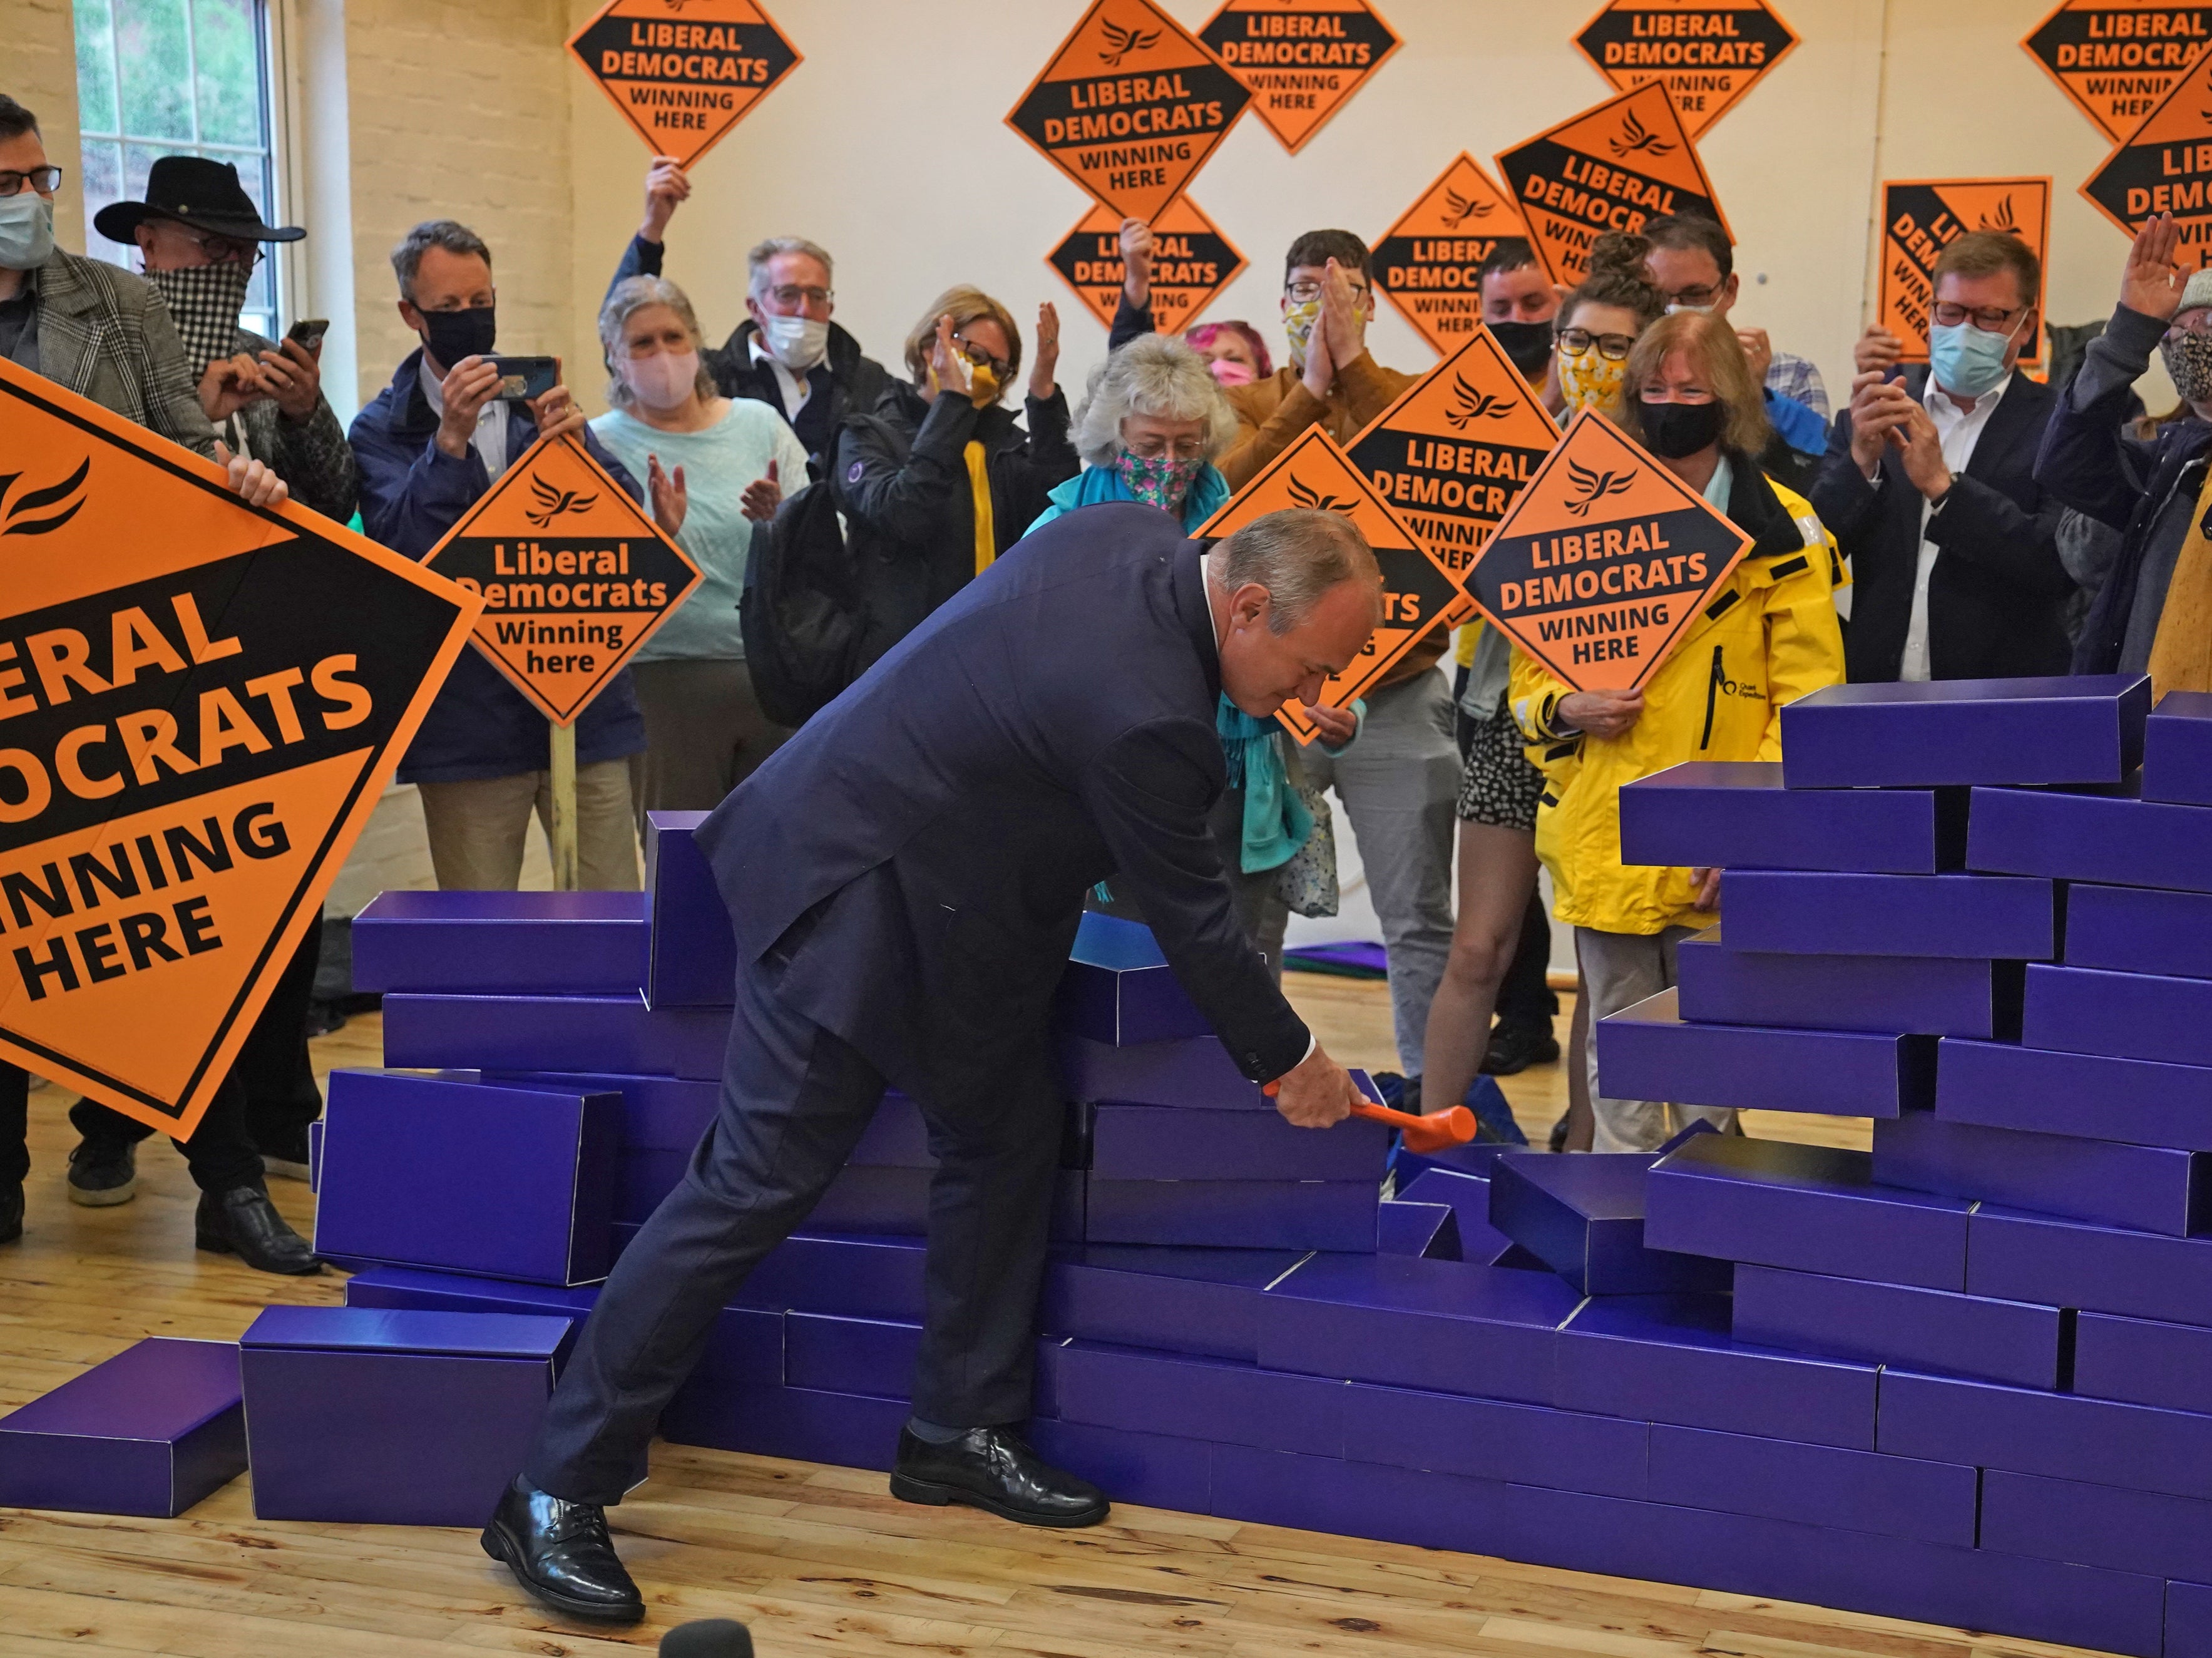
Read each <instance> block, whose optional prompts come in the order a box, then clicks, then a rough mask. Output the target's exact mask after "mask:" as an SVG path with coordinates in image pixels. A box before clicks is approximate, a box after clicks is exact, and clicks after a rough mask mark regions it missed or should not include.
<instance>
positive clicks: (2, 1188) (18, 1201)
mask: <svg viewBox="0 0 2212 1658" xmlns="http://www.w3.org/2000/svg"><path fill="white" fill-rule="evenodd" d="M21 1236H23V1182H22V1181H19V1180H0V1243H13V1242H15V1240H16V1239H17V1238H19V1237H21Z"/></svg>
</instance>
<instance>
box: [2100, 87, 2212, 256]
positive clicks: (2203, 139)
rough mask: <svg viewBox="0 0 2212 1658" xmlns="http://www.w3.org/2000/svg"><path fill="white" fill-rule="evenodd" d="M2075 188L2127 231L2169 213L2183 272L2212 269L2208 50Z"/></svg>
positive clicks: (2133, 231)
mask: <svg viewBox="0 0 2212 1658" xmlns="http://www.w3.org/2000/svg"><path fill="white" fill-rule="evenodd" d="M2081 193H2082V195H2084V196H2086V197H2088V199H2089V201H2090V202H2091V203H2093V205H2094V206H2095V207H2096V209H2097V210H2098V211H2100V213H2102V214H2103V215H2104V216H2106V218H2108V219H2110V220H2111V221H2112V222H2113V223H2114V224H2116V225H2118V227H2119V228H2121V229H2122V230H2123V231H2124V232H2126V233H2127V234H2129V235H2130V236H2132V235H2134V234H2136V232H2137V231H2138V230H2140V229H2142V227H2143V222H2144V221H2145V220H2147V219H2153V218H2156V217H2157V216H2159V215H2160V214H2161V213H2171V214H2172V215H2173V217H2174V222H2175V227H2176V228H2177V229H2178V230H2179V232H2180V237H2181V245H2180V246H2179V247H2177V248H2176V249H2175V250H2174V258H2175V261H2176V262H2177V263H2178V264H2180V265H2181V267H2182V268H2183V269H2184V270H2205V269H2207V268H2208V267H2212V52H2203V53H2200V54H2199V55H2198V56H2197V58H2196V60H2195V61H2194V62H2192V63H2191V64H2190V66H2189V68H2188V69H2187V70H2185V71H2184V72H2183V73H2182V74H2181V75H2180V76H2178V77H2176V79H2175V81H2174V83H2173V85H2172V88H2170V89H2169V90H2168V91H2167V93H2166V96H2165V97H2163V98H2161V99H2160V100H2159V101H2158V103H2157V105H2156V106H2154V108H2153V109H2152V110H2151V112H2150V113H2149V114H2148V115H2146V116H2145V117H2143V119H2142V125H2139V126H2137V127H2136V130H2135V131H2133V132H2130V134H2128V136H2127V137H2124V138H2123V139H2122V140H2121V141H2120V142H2119V143H2118V144H2117V145H2115V146H2114V147H2113V149H2112V154H2111V155H2107V156H2106V158H2105V160H2104V163H2103V165H2102V166H2100V167H2098V169H2097V170H2096V172H2095V173H2092V174H2091V175H2090V177H2089V181H2088V182H2087V184H2085V185H2082V186H2081Z"/></svg>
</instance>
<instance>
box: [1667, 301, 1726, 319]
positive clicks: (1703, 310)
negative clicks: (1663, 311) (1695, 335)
mask: <svg viewBox="0 0 2212 1658" xmlns="http://www.w3.org/2000/svg"><path fill="white" fill-rule="evenodd" d="M1717 308H1718V307H1714V306H1710V305H1684V304H1682V303H1680V301H1676V302H1675V303H1674V304H1673V305H1670V306H1668V307H1667V314H1668V316H1670V317H1679V316H1680V315H1681V314H1682V313H1684V312H1685V311H1686V312H1688V313H1690V314H1691V315H1692V316H1693V317H1710V316H1711V315H1712V314H1713V313H1714V311H1715V310H1716V309H1717Z"/></svg>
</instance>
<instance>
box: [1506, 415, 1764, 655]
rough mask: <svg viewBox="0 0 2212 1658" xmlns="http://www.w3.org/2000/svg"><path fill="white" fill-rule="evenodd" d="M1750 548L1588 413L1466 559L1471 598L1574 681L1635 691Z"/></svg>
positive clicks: (1733, 528)
mask: <svg viewBox="0 0 2212 1658" xmlns="http://www.w3.org/2000/svg"><path fill="white" fill-rule="evenodd" d="M1750 545H1751V537H1749V536H1747V535H1746V534H1744V532H1743V531H1741V530H1739V529H1737V528H1736V526H1735V525H1734V524H1732V523H1730V522H1729V520H1728V519H1726V518H1723V516H1722V515H1721V514H1720V513H1717V512H1715V511H1714V510H1713V509H1712V507H1710V506H1708V505H1707V504H1706V502H1705V497H1704V496H1703V495H1699V494H1697V493H1696V492H1695V491H1693V490H1692V489H1689V488H1687V487H1686V485H1684V484H1683V483H1681V481H1680V480H1679V479H1678V478H1676V477H1674V474H1673V473H1672V472H1669V471H1667V470H1666V469H1665V468H1664V467H1662V466H1661V465H1659V463H1658V462H1657V461H1656V460H1654V459H1652V458H1651V457H1650V455H1649V454H1647V453H1645V452H1644V450H1643V449H1642V448H1640V447H1638V446H1637V445H1636V444H1634V443H1632V442H1631V441H1630V440H1629V439H1628V437H1627V436H1626V434H1624V433H1623V432H1622V431H1621V430H1620V428H1619V427H1617V426H1615V425H1613V422H1610V421H1608V420H1607V419H1606V418H1605V417H1604V416H1601V415H1598V414H1595V413H1593V412H1592V411H1590V410H1587V409H1585V410H1583V412H1582V413H1581V414H1579V415H1577V416H1575V419H1574V423H1573V424H1572V425H1571V426H1570V427H1568V428H1567V434H1566V436H1565V437H1564V438H1562V439H1560V440H1559V447H1558V448H1556V449H1554V450H1553V451H1552V453H1551V456H1550V458H1549V459H1547V460H1546V461H1545V462H1544V464H1543V465H1541V466H1540V467H1538V468H1537V469H1536V476H1535V477H1533V478H1531V479H1529V480H1528V488H1527V489H1523V490H1522V492H1521V498H1520V500H1519V501H1516V502H1515V503H1514V507H1513V510H1512V511H1511V512H1510V513H1507V514H1506V516H1505V521H1504V523H1502V524H1500V525H1498V528H1497V529H1496V531H1493V532H1492V535H1491V537H1490V540H1489V542H1488V544H1486V545H1485V546H1484V548H1483V549H1482V550H1481V551H1480V553H1478V554H1477V555H1476V556H1475V562H1474V571H1473V573H1472V574H1470V575H1469V577H1468V582H1467V592H1468V597H1470V598H1473V599H1474V602H1475V603H1476V604H1478V605H1480V606H1481V608H1482V613H1483V615H1484V616H1486V617H1487V618H1489V620H1490V621H1491V622H1492V623H1495V624H1496V625H1497V626H1498V627H1499V628H1502V629H1504V630H1505V631H1506V632H1507V633H1508V634H1510V635H1512V637H1513V642H1514V643H1515V644H1516V645H1518V646H1519V647H1521V648H1522V650H1524V651H1526V652H1528V654H1529V655H1530V656H1533V657H1534V658H1535V659H1537V660H1538V661H1539V662H1541V663H1542V664H1543V665H1545V666H1546V667H1547V669H1549V670H1550V671H1551V672H1552V674H1553V676H1554V677H1557V678H1559V679H1563V680H1565V682H1566V683H1568V684H1570V685H1572V686H1573V687H1574V688H1575V689H1577V690H1583V691H1590V690H1634V689H1637V688H1638V686H1640V685H1642V684H1643V683H1644V681H1645V680H1647V679H1649V678H1650V677H1651V676H1652V674H1653V673H1654V672H1656V671H1657V670H1658V668H1659V665H1660V664H1662V663H1663V662H1664V661H1666V659H1667V657H1668V653H1670V652H1671V651H1673V650H1674V647H1675V646H1676V645H1677V644H1678V643H1680V641H1681V638H1682V635H1684V634H1685V633H1686V632H1688V631H1689V628H1690V624H1691V623H1692V622H1694V621H1696V620H1697V616H1698V612H1699V610H1702V609H1703V608H1704V607H1705V602H1706V601H1707V600H1708V599H1710V598H1711V597H1712V595H1713V592H1714V590H1715V589H1717V587H1719V586H1720V585H1721V583H1723V581H1725V580H1728V578H1729V573H1730V572H1731V571H1733V570H1734V569H1735V567H1736V562H1737V561H1738V560H1740V559H1741V558H1742V556H1743V554H1744V550H1745V549H1746V548H1747V547H1748V546H1750Z"/></svg>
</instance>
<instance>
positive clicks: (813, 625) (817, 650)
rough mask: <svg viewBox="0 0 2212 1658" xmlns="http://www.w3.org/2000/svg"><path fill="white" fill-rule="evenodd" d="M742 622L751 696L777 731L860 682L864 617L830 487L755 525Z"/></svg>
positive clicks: (817, 488) (818, 487) (808, 491)
mask: <svg viewBox="0 0 2212 1658" xmlns="http://www.w3.org/2000/svg"><path fill="white" fill-rule="evenodd" d="M738 624H739V626H740V628H741V629H743V631H744V640H745V666H746V668H747V669H748V670H749V671H750V673H751V675H752V682H753V694H754V695H756V696H757V697H758V698H759V699H760V705H761V711H762V712H763V713H764V714H767V715H768V717H769V719H770V720H775V722H776V724H778V725H780V726H803V725H805V723H806V721H807V720H808V719H809V718H810V717H811V716H812V715H813V714H816V713H817V712H818V711H819V710H820V709H822V708H823V707H825V706H826V705H827V704H828V703H829V701H831V700H832V699H833V698H835V697H836V695H837V694H838V693H839V692H840V691H842V690H843V689H845V687H846V686H848V685H849V684H851V683H853V681H854V679H855V678H856V677H858V673H859V669H858V661H859V655H860V635H861V631H862V629H863V627H864V626H865V624H866V612H865V610H864V607H863V605H862V604H861V601H860V584H859V582H858V581H857V580H855V578H854V568H853V558H852V555H851V553H850V552H849V551H848V550H847V549H846V546H845V531H844V528H843V526H842V525H840V524H839V523H838V521H837V498H836V491H835V490H833V489H831V488H830V486H829V484H828V483H810V484H808V485H807V486H806V487H805V489H801V490H799V492H798V493H797V494H795V495H792V496H791V497H790V498H789V499H788V500H787V501H785V502H784V503H783V506H782V507H781V509H780V510H779V511H778V512H777V513H776V515H775V522H774V523H772V524H769V525H765V526H761V525H756V526H755V527H754V530H753V539H752V546H751V549H750V551H749V552H748V553H747V555H746V558H745V591H744V599H743V601H742V602H741V603H740V604H739V605H738Z"/></svg>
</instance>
